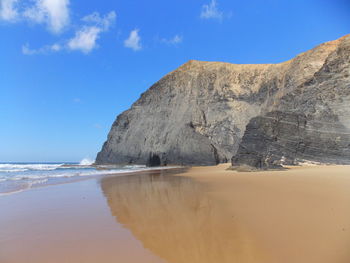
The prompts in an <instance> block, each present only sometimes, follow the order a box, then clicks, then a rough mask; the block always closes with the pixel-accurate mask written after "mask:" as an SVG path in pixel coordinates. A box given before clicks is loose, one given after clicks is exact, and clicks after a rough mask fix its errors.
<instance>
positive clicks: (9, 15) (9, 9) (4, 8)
mask: <svg viewBox="0 0 350 263" xmlns="http://www.w3.org/2000/svg"><path fill="white" fill-rule="evenodd" d="M17 3H18V0H1V1H0V19H1V20H4V21H8V22H14V21H16V20H17V18H18V15H19V14H18V11H17Z"/></svg>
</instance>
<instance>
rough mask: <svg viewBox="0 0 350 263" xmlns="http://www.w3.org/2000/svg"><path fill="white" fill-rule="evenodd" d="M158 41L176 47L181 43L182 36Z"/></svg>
mask: <svg viewBox="0 0 350 263" xmlns="http://www.w3.org/2000/svg"><path fill="white" fill-rule="evenodd" d="M160 41H161V42H162V43H165V44H168V45H177V44H180V43H182V42H183V36H181V35H175V36H174V37H172V38H162V39H161V40H160Z"/></svg>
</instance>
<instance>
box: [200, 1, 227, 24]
mask: <svg viewBox="0 0 350 263" xmlns="http://www.w3.org/2000/svg"><path fill="white" fill-rule="evenodd" d="M200 17H201V18H203V19H218V20H222V19H223V18H224V13H223V12H222V11H220V10H219V9H218V4H217V2H216V0H212V1H211V2H210V3H209V4H205V5H203V6H202V12H201V15H200Z"/></svg>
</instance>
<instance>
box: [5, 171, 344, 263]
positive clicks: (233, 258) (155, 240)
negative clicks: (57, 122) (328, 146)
mask: <svg viewBox="0 0 350 263" xmlns="http://www.w3.org/2000/svg"><path fill="white" fill-rule="evenodd" d="M226 168H228V165H226V164H224V165H219V166H215V167H195V168H190V169H188V170H187V171H181V170H179V171H177V172H176V171H174V170H173V171H152V172H143V173H140V174H133V175H127V176H108V177H102V178H94V179H90V180H85V181H80V182H74V183H67V184H62V185H54V186H48V187H43V188H37V189H32V190H29V191H25V192H22V193H17V194H12V195H8V196H2V197H0V208H1V216H0V262H1V263H21V262H26V263H27V262H28V263H31V262H36V263H42V262H50V263H51V262H53V263H55V262H72V263H73V262H74V263H76V262H84V263H85V262H86V263H89V262H91V263H92V262H106V263H107V262H123V263H137V262H146V263H147V262H150V263H151V262H152V263H158V262H163V263H164V262H168V263H185V262H186V263H188V262H193V263H197V262H204V263H206V262H208V263H209V262H212V263H216V262H220V263H222V262H240V263H248V262H259V263H281V262H284V263H289V262H290V263H292V262H293V263H295V262H298V263H304V262H305V263H313V262H315V263H347V262H350V252H349V249H348V247H349V244H350V206H349V204H350V191H349V189H350V167H349V166H305V167H293V168H291V169H289V170H284V171H266V172H254V173H244V172H236V171H228V170H226Z"/></svg>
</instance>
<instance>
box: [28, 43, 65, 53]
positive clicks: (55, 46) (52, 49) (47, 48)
mask: <svg viewBox="0 0 350 263" xmlns="http://www.w3.org/2000/svg"><path fill="white" fill-rule="evenodd" d="M60 50H62V46H61V45H60V44H53V45H46V46H43V47H41V48H38V49H32V48H30V47H29V44H28V43H27V44H25V45H23V46H22V53H23V54H24V55H37V54H48V53H52V52H58V51H60Z"/></svg>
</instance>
